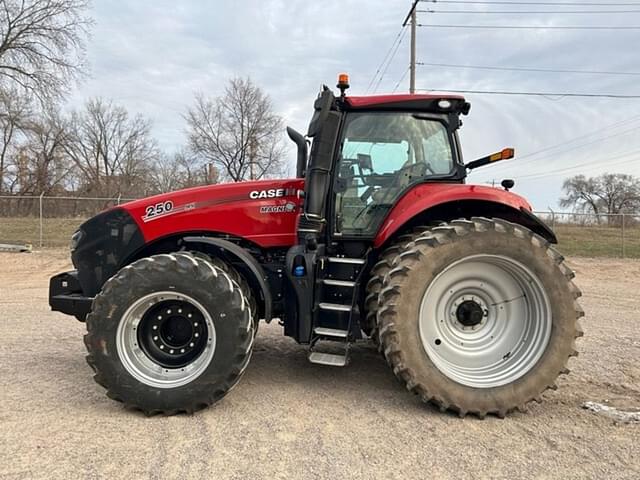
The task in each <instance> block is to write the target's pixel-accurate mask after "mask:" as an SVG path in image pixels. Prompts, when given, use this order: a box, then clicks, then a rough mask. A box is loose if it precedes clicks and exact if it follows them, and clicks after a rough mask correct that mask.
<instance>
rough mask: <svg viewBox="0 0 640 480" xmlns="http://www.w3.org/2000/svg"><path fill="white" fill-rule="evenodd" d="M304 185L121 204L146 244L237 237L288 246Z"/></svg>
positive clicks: (261, 185) (231, 187)
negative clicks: (185, 237)
mask: <svg viewBox="0 0 640 480" xmlns="http://www.w3.org/2000/svg"><path fill="white" fill-rule="evenodd" d="M303 188H304V180H301V179H287V180H282V179H279V180H261V181H252V182H240V183H227V184H219V185H208V186H204V187H195V188H188V189H185V190H178V191H176V192H171V193H166V194H162V195H156V196H153V197H148V198H144V199H142V200H135V201H133V202H129V203H126V204H124V205H122V206H121V207H120V208H122V209H124V210H126V211H127V212H128V213H129V215H130V216H131V217H132V218H133V220H134V221H135V222H136V223H137V225H138V227H139V228H140V230H141V232H142V235H143V237H144V240H145V243H149V242H152V241H154V240H157V239H160V238H163V237H166V236H169V235H176V234H184V233H201V232H207V233H209V234H210V233H214V234H224V235H231V236H234V237H241V238H243V239H245V240H249V241H252V242H254V243H256V244H257V245H260V246H261V247H277V246H289V245H293V244H294V243H295V241H296V235H295V230H296V218H297V213H298V211H299V209H300V206H301V201H302V200H301V199H299V198H298V191H299V190H301V189H303Z"/></svg>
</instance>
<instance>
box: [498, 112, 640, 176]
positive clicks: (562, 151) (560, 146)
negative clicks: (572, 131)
mask: <svg viewBox="0 0 640 480" xmlns="http://www.w3.org/2000/svg"><path fill="white" fill-rule="evenodd" d="M636 119H637V118H636ZM632 120H634V119H632ZM632 120H630V121H632ZM622 123H625V122H619V123H618V125H619V124H622ZM626 123H629V121H627V122H626ZM638 129H640V126H636V127H633V128H631V129H629V130H625V131H623V132H617V133H614V134H611V135H608V136H605V137H602V138H598V139H595V140H590V141H588V142H583V143H579V144H578V145H573V146H569V145H570V144H571V143H574V142H575V140H573V141H569V142H565V144H558V145H555V146H553V147H547V148H543V149H541V150H538V151H537V152H532V153H528V154H526V155H522V156H520V157H518V160H517V161H516V162H513V163H507V164H498V165H496V168H498V167H501V166H502V167H503V168H504V169H510V168H522V166H523V165H528V164H531V163H532V162H540V161H542V160H545V159H547V158H554V157H557V156H559V155H565V154H566V153H568V152H571V151H573V150H578V149H580V148H584V147H588V146H589V145H594V144H597V143H602V142H605V141H606V140H610V139H612V138H616V137H621V136H624V135H629V134H631V133H634V132H636V131H637V130H638ZM598 133H600V132H598ZM588 136H589V135H587V136H586V137H588ZM579 138H584V136H583V137H579ZM563 147H568V148H563ZM558 149H560V150H559V151H556V152H554V153H548V152H549V151H552V150H558ZM544 152H547V153H548V154H547V155H543V156H542V157H539V156H538V155H539V154H540V153H544ZM534 156H535V157H536V158H530V157H534ZM525 158H528V160H524V161H522V159H525Z"/></svg>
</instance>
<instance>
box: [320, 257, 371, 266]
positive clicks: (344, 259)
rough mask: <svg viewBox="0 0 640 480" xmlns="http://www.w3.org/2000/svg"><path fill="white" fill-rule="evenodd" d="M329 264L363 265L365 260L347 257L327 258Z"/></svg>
mask: <svg viewBox="0 0 640 480" xmlns="http://www.w3.org/2000/svg"><path fill="white" fill-rule="evenodd" d="M328 260H329V261H330V262H331V263H348V264H350V265H364V264H365V263H366V260H365V259H364V258H349V257H328Z"/></svg>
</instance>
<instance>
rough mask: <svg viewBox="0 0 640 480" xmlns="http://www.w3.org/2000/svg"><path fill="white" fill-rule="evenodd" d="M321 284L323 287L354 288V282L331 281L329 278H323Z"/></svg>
mask: <svg viewBox="0 0 640 480" xmlns="http://www.w3.org/2000/svg"><path fill="white" fill-rule="evenodd" d="M322 283H324V284H325V285H330V286H332V287H346V288H353V287H355V286H356V282H349V281H347V280H332V279H330V278H325V279H324V280H322Z"/></svg>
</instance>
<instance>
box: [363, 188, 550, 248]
mask: <svg viewBox="0 0 640 480" xmlns="http://www.w3.org/2000/svg"><path fill="white" fill-rule="evenodd" d="M471 217H491V218H502V219H504V220H507V221H509V222H513V223H517V224H520V225H522V226H524V227H526V228H528V229H530V230H531V231H533V232H534V233H537V234H538V235H540V236H541V237H543V238H544V239H546V240H547V241H549V242H550V243H558V240H557V238H556V236H555V234H554V233H553V231H552V230H551V229H550V228H549V227H548V226H547V225H546V224H545V223H544V222H543V221H542V220H540V219H539V218H538V217H536V216H535V215H534V214H533V213H532V212H531V206H530V205H529V203H528V202H527V201H526V200H525V199H524V198H522V197H520V196H519V195H516V194H514V193H511V192H506V191H504V190H499V189H497V188H491V187H482V186H477V185H464V184H423V185H418V186H416V187H414V188H413V189H411V190H410V191H409V192H407V193H406V194H405V195H404V196H403V197H402V198H401V199H400V200H399V201H398V202H397V203H396V205H395V206H394V207H393V209H392V210H391V211H390V212H389V214H388V215H387V218H386V219H385V220H384V222H383V224H382V226H381V228H380V230H379V231H378V234H377V236H376V238H375V241H374V246H375V247H376V248H380V247H383V246H384V245H385V244H387V243H388V242H389V241H390V240H391V239H393V238H395V237H396V236H397V235H399V234H402V233H404V232H407V231H409V230H411V229H412V228H413V227H416V226H419V225H429V224H433V223H437V222H447V221H450V220H455V219H458V218H471Z"/></svg>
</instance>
